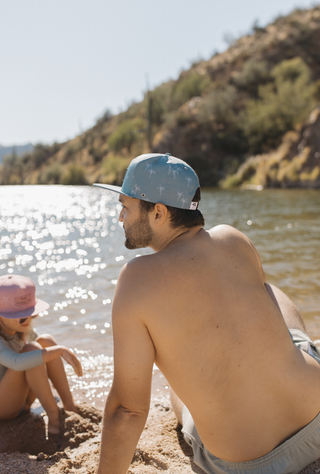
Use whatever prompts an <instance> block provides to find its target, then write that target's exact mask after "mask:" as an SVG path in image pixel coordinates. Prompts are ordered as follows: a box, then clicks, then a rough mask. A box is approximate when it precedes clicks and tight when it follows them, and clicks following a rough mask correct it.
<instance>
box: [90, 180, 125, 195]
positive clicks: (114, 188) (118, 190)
mask: <svg viewBox="0 0 320 474" xmlns="http://www.w3.org/2000/svg"><path fill="white" fill-rule="evenodd" d="M93 186H97V187H99V188H104V189H108V190H109V191H114V192H115V193H119V194H124V193H123V192H122V191H121V188H120V186H113V185H112V184H101V183H93Z"/></svg>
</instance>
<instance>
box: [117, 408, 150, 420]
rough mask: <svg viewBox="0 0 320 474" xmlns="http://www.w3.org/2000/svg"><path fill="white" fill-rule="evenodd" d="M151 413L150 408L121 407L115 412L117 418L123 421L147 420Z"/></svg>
mask: <svg viewBox="0 0 320 474" xmlns="http://www.w3.org/2000/svg"><path fill="white" fill-rule="evenodd" d="M148 413H149V407H145V408H139V409H132V408H128V407H125V406H123V405H120V406H119V407H118V408H117V409H116V412H115V416H116V417H119V418H123V419H127V420H128V419H135V418H146V417H147V416H148Z"/></svg>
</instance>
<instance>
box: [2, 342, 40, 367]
mask: <svg viewBox="0 0 320 474" xmlns="http://www.w3.org/2000/svg"><path fill="white" fill-rule="evenodd" d="M0 364H1V365H3V366H4V367H7V368H8V369H13V370H16V371H17V372H22V371H23V370H27V369H33V368H34V367H38V366H39V365H42V364H43V360H42V353H41V349H37V350H35V351H31V352H24V353H23V354H20V353H19V352H16V351H14V350H13V349H11V347H9V346H8V344H7V343H6V342H5V341H4V340H3V339H1V338H0Z"/></svg>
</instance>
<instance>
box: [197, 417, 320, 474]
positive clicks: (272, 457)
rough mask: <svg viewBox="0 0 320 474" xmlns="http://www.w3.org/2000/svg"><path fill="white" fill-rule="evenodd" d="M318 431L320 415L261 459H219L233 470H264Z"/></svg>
mask: <svg viewBox="0 0 320 474" xmlns="http://www.w3.org/2000/svg"><path fill="white" fill-rule="evenodd" d="M317 429H320V413H318V415H317V416H316V417H315V418H314V419H313V420H311V421H310V423H308V424H307V425H306V426H305V427H304V428H302V429H301V430H300V431H298V433H296V434H295V435H293V436H291V438H289V439H287V440H286V441H284V442H283V443H281V444H280V445H279V446H277V447H276V448H274V449H273V450H272V451H270V452H269V453H267V454H265V455H264V456H262V457H260V458H257V459H253V460H252V461H244V462H232V461H225V460H224V459H220V458H218V459H220V461H222V462H223V463H224V464H225V465H228V466H230V467H233V468H238V469H247V470H248V469H249V470H252V469H257V468H262V467H263V466H264V465H270V462H274V461H276V460H278V459H279V458H280V457H281V456H282V455H283V454H285V452H287V451H288V449H290V447H291V446H292V445H294V448H295V449H296V447H297V446H299V445H300V443H305V438H306V436H308V435H311V434H312V433H313V432H314V431H316V430H317ZM205 449H206V448H205ZM207 452H208V453H209V454H210V451H208V450H207Z"/></svg>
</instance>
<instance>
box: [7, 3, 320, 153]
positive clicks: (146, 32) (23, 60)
mask: <svg viewBox="0 0 320 474" xmlns="http://www.w3.org/2000/svg"><path fill="white" fill-rule="evenodd" d="M315 4H319V1H318V2H311V1H310V0H281V2H280V1H279V0H268V1H267V2H258V1H257V0H223V1H221V0H219V1H218V0H161V1H160V0H112V1H111V0H45V1H44V0H10V1H9V0H0V144H1V145H2V146H10V145H21V144H25V143H28V142H31V143H33V144H36V143H40V142H41V143H45V144H50V143H53V142H54V141H58V142H64V141H66V140H68V139H71V138H73V137H75V136H76V135H78V134H79V133H80V132H82V131H84V130H87V129H88V128H90V127H92V126H93V125H94V124H95V122H96V120H97V119H98V118H99V117H101V116H102V115H103V113H104V112H105V111H106V110H110V111H111V112H112V113H114V114H116V113H119V112H120V111H122V110H125V109H126V108H127V107H128V105H130V104H131V103H132V102H134V101H140V100H141V99H142V97H143V94H144V93H145V91H146V90H147V87H148V86H149V87H150V88H151V89H153V88H154V87H155V86H157V85H159V84H161V83H162V82H164V81H167V80H169V79H176V78H177V77H178V76H179V74H180V72H181V71H182V70H183V69H188V68H189V67H190V65H191V63H192V62H193V61H195V60H198V59H200V58H201V59H206V60H207V59H209V58H210V57H211V56H212V55H213V54H214V52H216V51H218V52H222V51H224V50H225V49H227V42H226V38H228V37H229V38H230V37H234V38H238V37H240V36H241V35H243V34H246V33H248V32H250V30H251V28H252V25H253V24H254V22H255V21H257V22H258V24H259V26H265V25H267V24H268V23H270V22H271V21H273V20H274V19H275V18H276V17H277V16H278V15H286V14H288V13H289V12H291V11H292V10H293V9H294V8H296V7H299V8H311V7H312V6H313V5H315Z"/></svg>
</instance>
